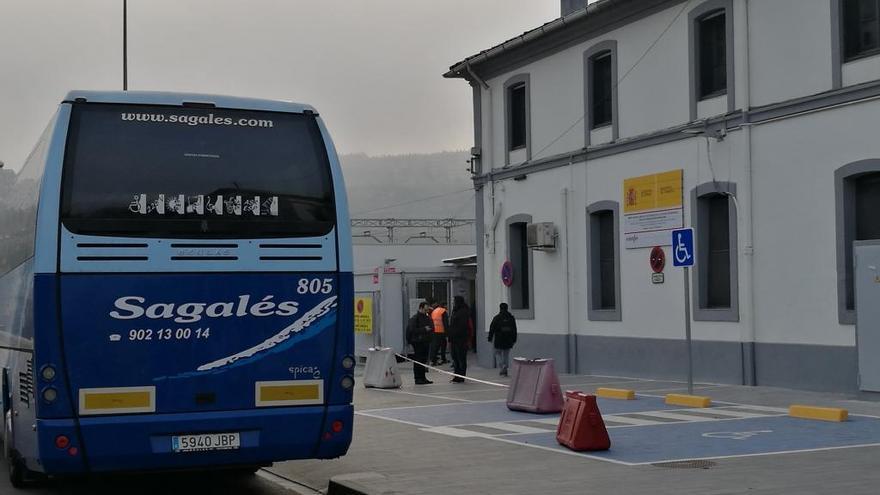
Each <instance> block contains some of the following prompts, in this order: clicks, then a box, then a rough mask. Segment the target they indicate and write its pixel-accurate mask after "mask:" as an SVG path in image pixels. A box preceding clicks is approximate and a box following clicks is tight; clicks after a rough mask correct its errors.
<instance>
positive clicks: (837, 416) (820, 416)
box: [788, 404, 849, 422]
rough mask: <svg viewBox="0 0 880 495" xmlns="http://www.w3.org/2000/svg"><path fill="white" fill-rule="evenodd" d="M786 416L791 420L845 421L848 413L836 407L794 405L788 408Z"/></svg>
mask: <svg viewBox="0 0 880 495" xmlns="http://www.w3.org/2000/svg"><path fill="white" fill-rule="evenodd" d="M788 415H789V416H791V417H792V418H801V419H817V420H819V421H836V422H841V421H846V418H847V417H848V416H849V412H848V411H847V410H846V409H840V408H837V407H815V406H804V405H799V404H794V405H792V406H791V407H789V408H788Z"/></svg>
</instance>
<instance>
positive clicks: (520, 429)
mask: <svg viewBox="0 0 880 495" xmlns="http://www.w3.org/2000/svg"><path fill="white" fill-rule="evenodd" d="M474 426H485V427H486V428H494V429H496V430H503V431H507V432H510V433H517V434H521V433H547V431H548V430H545V429H542V428H532V427H531V426H524V425H518V424H515V423H478V424H475V425H474Z"/></svg>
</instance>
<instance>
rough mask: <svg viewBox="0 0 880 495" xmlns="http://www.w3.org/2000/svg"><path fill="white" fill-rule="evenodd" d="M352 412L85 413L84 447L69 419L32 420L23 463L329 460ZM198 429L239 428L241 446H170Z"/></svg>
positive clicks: (56, 470) (76, 468)
mask: <svg viewBox="0 0 880 495" xmlns="http://www.w3.org/2000/svg"><path fill="white" fill-rule="evenodd" d="M325 411H326V413H327V414H326V419H325V414H324V413H325ZM353 418H354V410H353V407H352V406H351V405H341V406H326V407H325V406H316V407H289V408H272V409H255V410H247V411H214V412H199V413H180V414H151V415H131V416H104V417H91V418H86V417H84V418H82V419H81V420H80V428H81V431H82V436H83V439H84V442H83V444H82V445H81V444H80V442H79V440H78V439H77V434H76V429H75V425H74V421H73V420H72V419H58V420H38V421H37V432H38V437H39V451H40V459H39V462H33V463H31V462H28V467H30V468H31V469H34V470H37V471H41V472H44V473H46V474H49V475H65V474H81V473H87V472H119V471H135V472H138V471H154V470H176V469H184V470H185V469H203V468H215V467H217V468H222V467H225V466H230V467H232V466H254V465H266V464H269V463H272V462H277V461H283V460H291V459H311V458H318V459H332V458H336V457H339V456H342V455H344V454H345V453H346V451H347V450H348V446H349V444H350V443H351V436H352V426H353V425H352V422H353ZM336 421H340V422H341V423H342V429H341V431H338V432H334V431H333V427H332V425H333V423H334V422H336ZM336 426H337V428H338V426H339V425H338V424H337V425H336ZM198 433H238V434H239V437H240V443H241V445H240V447H239V448H238V449H236V450H214V451H202V452H182V453H178V452H174V451H173V449H172V440H171V439H172V437H173V436H174V435H181V434H198ZM59 435H64V436H66V437H68V438H69V439H70V440H71V441H70V444H69V446H68V447H66V448H63V449H62V448H58V446H57V445H56V439H57V438H58V436H59ZM71 447H72V448H73V450H71Z"/></svg>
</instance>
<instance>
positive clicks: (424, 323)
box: [406, 302, 434, 385]
mask: <svg viewBox="0 0 880 495" xmlns="http://www.w3.org/2000/svg"><path fill="white" fill-rule="evenodd" d="M430 309H431V307H430V306H428V303H426V302H420V303H419V310H418V312H416V314H414V315H412V318H410V319H409V323H407V325H406V341H407V342H409V344H410V345H412V347H413V354H414V357H413V359H415V360H416V361H418V362H417V363H413V378H415V381H416V385H428V384H430V383H434V382H432V381H430V380H428V379H427V378H425V367H424V366H422V364H424V363H426V362H427V361H428V346H429V345H430V342H431V338H432V337H433V336H434V324H433V323H432V322H431V317H430V316H428V312H429V311H430ZM420 363H421V364H420Z"/></svg>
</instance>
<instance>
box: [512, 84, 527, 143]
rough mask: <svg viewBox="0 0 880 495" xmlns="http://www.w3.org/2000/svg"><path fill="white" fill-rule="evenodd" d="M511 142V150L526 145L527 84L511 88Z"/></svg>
mask: <svg viewBox="0 0 880 495" xmlns="http://www.w3.org/2000/svg"><path fill="white" fill-rule="evenodd" d="M508 91H510V140H509V141H508V143H509V144H510V149H511V150H516V149H519V148H525V146H526V85H525V84H517V85H516V86H514V87H512V88H510V89H509V90H508Z"/></svg>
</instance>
